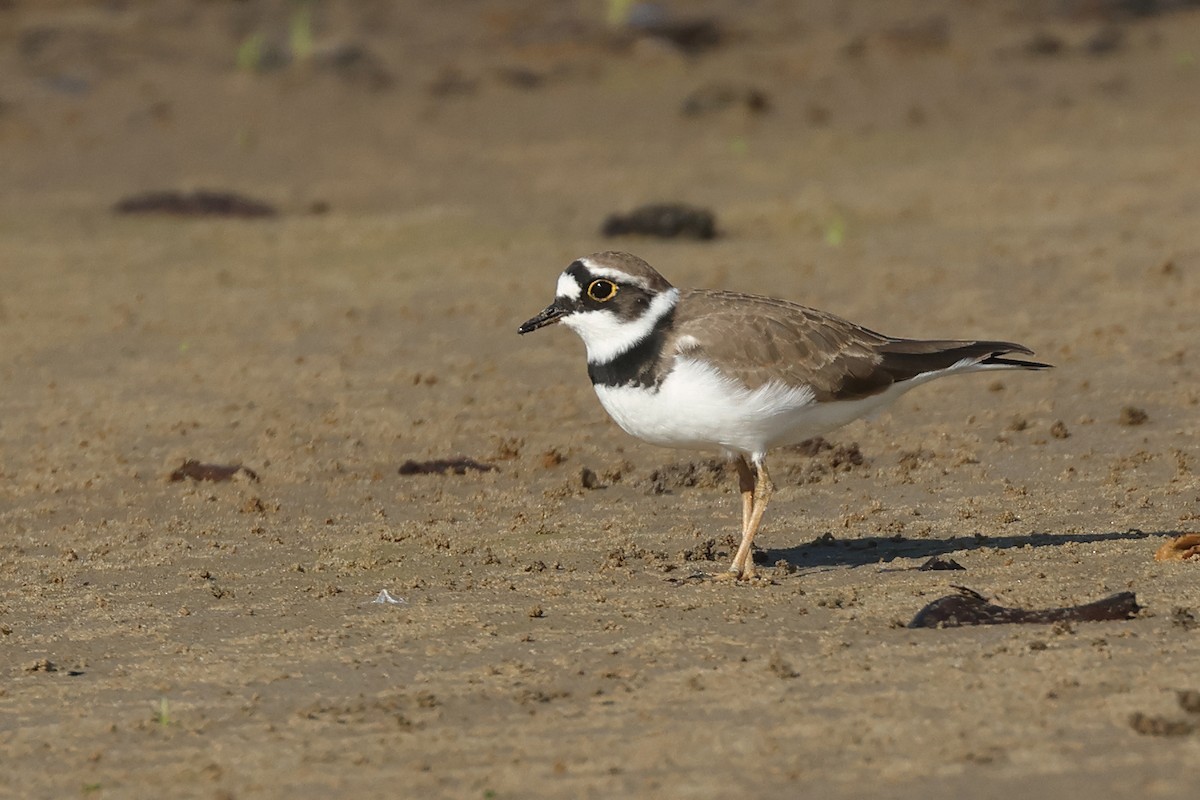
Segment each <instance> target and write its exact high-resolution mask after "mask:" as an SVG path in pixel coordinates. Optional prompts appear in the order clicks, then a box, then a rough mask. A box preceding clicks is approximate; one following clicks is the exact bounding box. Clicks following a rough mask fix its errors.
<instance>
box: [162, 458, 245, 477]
mask: <svg viewBox="0 0 1200 800" xmlns="http://www.w3.org/2000/svg"><path fill="white" fill-rule="evenodd" d="M239 473H241V475H242V476H243V477H245V478H246V479H248V480H251V481H253V482H255V483H257V482H258V473H257V472H255V471H254V470H252V469H250V468H249V467H243V466H242V465H241V464H202V463H200V462H199V461H196V460H195V459H191V458H189V459H188V460H187V461H184V462H183V464H181V465H180V466H179V469H177V470H175V471H174V472H172V473H171V475H170V478H169V480H171V481H182V480H186V479H188V478H190V479H192V480H194V481H212V482H213V483H220V482H222V481H228V480H233V478H234V477H235V476H236V475H238V474H239Z"/></svg>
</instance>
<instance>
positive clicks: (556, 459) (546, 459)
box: [542, 448, 567, 469]
mask: <svg viewBox="0 0 1200 800" xmlns="http://www.w3.org/2000/svg"><path fill="white" fill-rule="evenodd" d="M566 460H567V457H566V456H564V455H563V454H562V453H560V452H559V451H558V450H555V449H554V448H551V449H549V450H547V451H546V452H544V453H542V468H543V469H550V468H552V467H557V466H558V465H559V464H561V463H563V462H564V461H566Z"/></svg>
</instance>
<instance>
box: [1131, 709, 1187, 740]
mask: <svg viewBox="0 0 1200 800" xmlns="http://www.w3.org/2000/svg"><path fill="white" fill-rule="evenodd" d="M1129 727H1131V728H1133V729H1134V730H1135V731H1137V732H1138V733H1140V734H1142V735H1143V736H1187V735H1188V734H1191V733H1195V732H1196V730H1197V729H1198V728H1200V725H1197V724H1196V723H1194V722H1189V721H1188V720H1186V719H1167V718H1166V717H1152V716H1150V715H1149V714H1143V713H1142V712H1140V711H1136V712H1134V713H1133V714H1130V715H1129Z"/></svg>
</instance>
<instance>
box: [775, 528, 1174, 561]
mask: <svg viewBox="0 0 1200 800" xmlns="http://www.w3.org/2000/svg"><path fill="white" fill-rule="evenodd" d="M1180 533H1181V531H1153V532H1147V531H1142V530H1139V529H1137V528H1130V529H1129V530H1125V531H1109V532H1097V533H1038V532H1034V533H1028V534H1022V535H1018V536H982V535H971V536H952V537H950V538H949V539H906V538H904V537H903V536H867V537H864V538H861V539H836V538H834V537H833V536H832V535H831V534H828V533H826V534H824V535H823V536H819V537H817V538H816V539H814V540H813V541H811V542H808V543H806V544H802V545H797V546H795V547H785V548H770V549H766V550H760V551H759V552H757V553H755V561H758V562H761V563H764V564H776V563H778V562H779V561H785V562H787V563H788V564H790V565H791V566H793V567H797V568H804V569H812V568H815V567H835V566H837V567H861V566H866V565H868V564H883V563H888V562H891V561H895V560H896V559H901V558H912V559H929V558H933V557H935V556H943V555H947V554H949V553H962V552H969V551H971V550H979V549H982V548H985V547H987V548H992V549H997V550H1010V549H1013V548H1018V547H1061V546H1062V545H1065V544H1093V543H1097V542H1112V541H1125V540H1131V539H1150V538H1153V537H1159V538H1163V537H1168V536H1178V535H1179V534H1180ZM893 569H894V571H897V572H899V571H908V570H916V569H919V567H918V566H912V567H907V566H905V567H895V568H893Z"/></svg>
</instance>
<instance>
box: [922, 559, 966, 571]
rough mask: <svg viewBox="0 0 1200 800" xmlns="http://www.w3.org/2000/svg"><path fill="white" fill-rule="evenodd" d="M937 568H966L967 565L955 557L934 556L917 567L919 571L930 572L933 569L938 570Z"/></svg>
mask: <svg viewBox="0 0 1200 800" xmlns="http://www.w3.org/2000/svg"><path fill="white" fill-rule="evenodd" d="M937 569H961V570H965V569H966V567H964V566H963V565H962V564H960V563H958V562H957V561H955V560H954V559H953V558H942V557H941V556H934V557H933V558H931V559H929V560H928V561H926V562H925V563H924V564H922V565H921V566H919V567H917V571H918V572H929V571H931V570H937Z"/></svg>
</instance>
